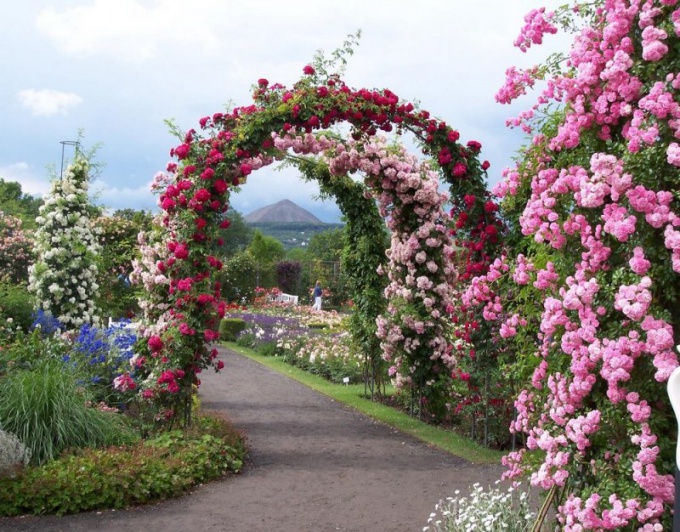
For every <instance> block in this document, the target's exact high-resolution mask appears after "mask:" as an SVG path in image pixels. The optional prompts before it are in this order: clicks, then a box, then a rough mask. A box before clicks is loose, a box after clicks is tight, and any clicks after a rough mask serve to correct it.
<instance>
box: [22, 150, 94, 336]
mask: <svg viewBox="0 0 680 532" xmlns="http://www.w3.org/2000/svg"><path fill="white" fill-rule="evenodd" d="M88 168H89V165H88V163H87V161H86V160H85V159H83V158H78V159H76V161H75V162H74V163H73V165H71V166H69V168H68V170H67V172H66V175H65V176H64V178H63V179H61V180H56V179H55V180H54V181H52V185H51V189H50V192H49V193H48V194H47V196H46V197H45V201H44V203H43V205H42V207H40V216H38V218H37V219H36V221H37V223H38V230H37V231H36V234H35V250H34V251H35V255H36V262H35V263H34V264H33V265H32V266H31V267H30V268H29V289H30V290H31V292H33V293H34V294H35V296H36V306H37V308H38V309H42V310H44V311H45V312H46V313H48V314H51V315H52V316H54V317H55V318H57V319H58V320H59V321H60V322H61V323H62V324H63V325H64V326H65V327H66V329H76V328H78V327H80V326H81V325H82V324H84V323H97V322H98V321H99V320H98V316H97V312H96V309H95V303H94V301H95V297H96V295H97V290H98V288H99V286H98V285H97V282H96V278H97V266H96V257H97V255H98V253H99V245H98V244H97V240H96V237H95V235H94V233H93V228H92V226H91V223H90V218H89V215H88V205H89V199H88V195H87V188H88Z"/></svg>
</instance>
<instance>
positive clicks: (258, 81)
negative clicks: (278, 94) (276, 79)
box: [257, 78, 269, 87]
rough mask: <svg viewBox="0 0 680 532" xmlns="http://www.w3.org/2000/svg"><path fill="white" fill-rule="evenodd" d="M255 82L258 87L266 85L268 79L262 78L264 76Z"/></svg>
mask: <svg viewBox="0 0 680 532" xmlns="http://www.w3.org/2000/svg"><path fill="white" fill-rule="evenodd" d="M257 84H258V85H259V86H260V87H266V86H267V85H269V81H267V80H266V79H264V78H260V79H258V80H257Z"/></svg>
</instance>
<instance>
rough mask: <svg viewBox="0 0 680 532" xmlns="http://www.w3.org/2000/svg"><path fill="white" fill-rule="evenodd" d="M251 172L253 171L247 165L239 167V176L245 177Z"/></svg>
mask: <svg viewBox="0 0 680 532" xmlns="http://www.w3.org/2000/svg"><path fill="white" fill-rule="evenodd" d="M252 171H253V167H252V166H250V165H249V164H247V163H243V164H242V165H241V174H242V175H244V176H245V175H250V174H251V173H252Z"/></svg>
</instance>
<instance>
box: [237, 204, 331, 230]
mask: <svg viewBox="0 0 680 532" xmlns="http://www.w3.org/2000/svg"><path fill="white" fill-rule="evenodd" d="M244 219H245V221H246V222H247V223H271V222H299V223H308V224H323V223H324V222H322V221H321V220H319V219H318V218H317V217H316V216H314V215H313V214H312V213H311V212H309V211H307V210H305V209H303V208H302V207H300V206H298V205H296V204H295V203H293V202H292V201H290V200H288V199H284V200H281V201H278V202H276V203H273V204H272V205H267V206H266V207H262V208H261V209H257V210H256V211H253V212H251V213H250V214H247V215H246V216H244Z"/></svg>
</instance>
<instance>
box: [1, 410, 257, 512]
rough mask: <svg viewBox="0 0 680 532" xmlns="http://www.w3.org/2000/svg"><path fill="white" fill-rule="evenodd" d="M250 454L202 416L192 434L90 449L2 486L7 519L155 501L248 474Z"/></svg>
mask: <svg viewBox="0 0 680 532" xmlns="http://www.w3.org/2000/svg"><path fill="white" fill-rule="evenodd" d="M244 454H245V446H244V443H243V438H242V436H241V435H240V434H239V433H238V432H236V431H235V430H234V428H233V427H232V426H231V425H230V424H229V423H228V422H227V421H226V420H225V419H223V418H221V417H219V416H217V415H215V414H211V415H210V416H201V417H199V418H198V420H197V422H196V423H194V425H193V427H192V428H191V430H188V431H185V432H181V431H170V432H164V433H161V434H159V435H158V436H157V437H155V438H153V439H151V440H147V441H145V442H140V443H138V444H136V445H126V446H121V447H111V448H108V449H103V450H96V449H86V450H83V451H80V452H77V453H75V454H73V455H69V456H64V457H62V458H59V459H57V460H54V461H52V462H50V463H48V464H46V465H44V466H42V467H36V468H31V469H28V470H26V471H25V472H24V473H23V475H21V476H20V477H19V478H17V479H13V480H10V479H0V515H6V516H7V515H21V514H46V513H55V514H57V515H63V514H69V513H77V512H84V511H88V510H97V509H106V508H125V507H128V506H132V505H138V504H145V503H149V502H155V501H159V500H163V499H166V498H168V497H175V496H178V495H181V494H182V493H185V492H186V491H187V490H188V489H189V488H191V487H192V486H195V485H197V484H201V483H204V482H207V481H209V480H213V479H217V478H220V477H222V476H223V475H224V474H226V473H227V472H228V471H232V472H238V471H240V469H241V467H242V464H243V457H244Z"/></svg>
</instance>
